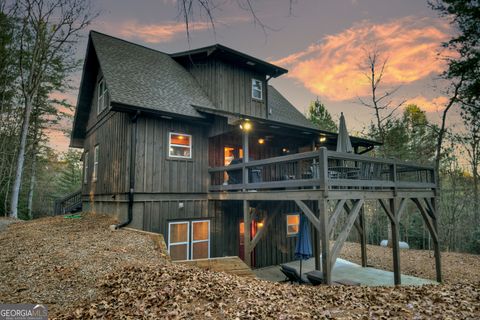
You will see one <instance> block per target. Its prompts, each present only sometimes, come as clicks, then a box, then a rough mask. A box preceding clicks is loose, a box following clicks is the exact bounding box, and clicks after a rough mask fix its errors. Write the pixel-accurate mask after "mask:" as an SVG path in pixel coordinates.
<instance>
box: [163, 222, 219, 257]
mask: <svg viewBox="0 0 480 320" xmlns="http://www.w3.org/2000/svg"><path fill="white" fill-rule="evenodd" d="M168 253H169V254H170V257H171V258H172V260H191V259H207V258H210V221H209V220H196V221H178V222H177V221H175V222H170V223H169V224H168Z"/></svg>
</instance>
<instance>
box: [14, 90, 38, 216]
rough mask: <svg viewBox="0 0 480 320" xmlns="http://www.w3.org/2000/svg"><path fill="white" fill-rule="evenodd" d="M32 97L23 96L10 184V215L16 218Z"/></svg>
mask: <svg viewBox="0 0 480 320" xmlns="http://www.w3.org/2000/svg"><path fill="white" fill-rule="evenodd" d="M32 108H33V104H32V98H31V96H29V95H26V96H25V110H24V113H23V114H24V117H23V123H22V131H21V132H20V146H19V148H18V156H17V168H16V172H15V181H14V183H13V186H12V198H11V201H10V207H11V208H10V217H12V218H15V219H18V198H19V196H20V185H21V184H22V175H23V166H24V164H25V148H26V146H27V135H28V127H29V125H30V115H31V114H32Z"/></svg>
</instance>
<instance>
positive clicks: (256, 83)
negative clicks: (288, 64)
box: [252, 79, 263, 100]
mask: <svg viewBox="0 0 480 320" xmlns="http://www.w3.org/2000/svg"><path fill="white" fill-rule="evenodd" d="M252 98H253V99H256V100H262V99H263V87H262V80H258V79H252Z"/></svg>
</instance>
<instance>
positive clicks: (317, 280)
mask: <svg viewBox="0 0 480 320" xmlns="http://www.w3.org/2000/svg"><path fill="white" fill-rule="evenodd" d="M305 276H306V277H307V279H308V280H309V281H310V283H311V284H312V285H314V286H318V285H320V284H322V283H323V273H322V272H321V271H318V270H313V271H310V272H307V273H305Z"/></svg>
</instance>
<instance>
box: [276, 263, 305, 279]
mask: <svg viewBox="0 0 480 320" xmlns="http://www.w3.org/2000/svg"><path fill="white" fill-rule="evenodd" d="M280 271H282V273H283V274H284V275H285V276H286V277H287V279H286V280H287V281H290V282H291V283H294V282H296V283H299V284H311V283H310V281H309V280H308V278H307V277H305V276H304V275H302V276H300V274H299V273H298V271H297V269H295V268H293V267H290V266H287V265H285V264H282V265H280Z"/></svg>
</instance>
